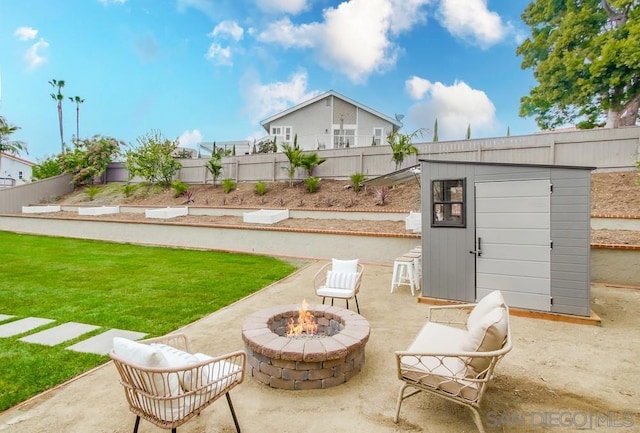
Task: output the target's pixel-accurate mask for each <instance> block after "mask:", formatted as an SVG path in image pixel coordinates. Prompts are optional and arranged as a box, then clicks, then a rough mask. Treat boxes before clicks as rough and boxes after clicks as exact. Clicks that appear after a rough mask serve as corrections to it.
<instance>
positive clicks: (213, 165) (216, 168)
mask: <svg viewBox="0 0 640 433" xmlns="http://www.w3.org/2000/svg"><path fill="white" fill-rule="evenodd" d="M214 146H215V145H214ZM206 167H207V170H208V171H209V173H211V176H212V177H213V186H214V187H215V186H216V180H217V179H218V178H219V177H220V175H222V156H221V155H220V154H219V153H218V152H214V153H212V154H211V159H210V160H209V161H207V165H206Z"/></svg>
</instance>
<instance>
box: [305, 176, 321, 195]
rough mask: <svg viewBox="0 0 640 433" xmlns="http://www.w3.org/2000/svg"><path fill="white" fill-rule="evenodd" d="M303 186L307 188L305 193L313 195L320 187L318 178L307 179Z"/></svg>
mask: <svg viewBox="0 0 640 433" xmlns="http://www.w3.org/2000/svg"><path fill="white" fill-rule="evenodd" d="M304 184H305V185H306V186H307V191H309V192H310V193H314V192H316V191H317V190H318V188H319V187H320V178H319V177H313V176H312V177H308V178H306V179H305V180H304Z"/></svg>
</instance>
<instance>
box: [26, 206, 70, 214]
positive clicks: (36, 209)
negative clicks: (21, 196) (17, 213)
mask: <svg viewBox="0 0 640 433" xmlns="http://www.w3.org/2000/svg"><path fill="white" fill-rule="evenodd" d="M60 210H61V208H60V205H47V206H22V213H47V212H60Z"/></svg>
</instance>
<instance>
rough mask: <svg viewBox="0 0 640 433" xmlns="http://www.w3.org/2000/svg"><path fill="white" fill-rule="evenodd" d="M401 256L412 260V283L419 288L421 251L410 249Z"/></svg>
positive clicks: (420, 285) (420, 283) (420, 284)
mask: <svg viewBox="0 0 640 433" xmlns="http://www.w3.org/2000/svg"><path fill="white" fill-rule="evenodd" d="M402 257H409V258H411V259H412V260H413V278H414V285H415V286H416V288H418V289H420V288H421V287H422V253H419V252H414V251H411V252H409V253H405V254H403V255H402Z"/></svg>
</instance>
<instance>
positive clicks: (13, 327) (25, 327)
mask: <svg viewBox="0 0 640 433" xmlns="http://www.w3.org/2000/svg"><path fill="white" fill-rule="evenodd" d="M51 322H55V320H52V319H42V318H39V317H27V318H26V319H20V320H16V321H13V322H9V323H5V324H4V325H0V337H2V338H6V337H13V336H14V335H18V334H23V333H25V332H28V331H31V330H32V329H35V328H39V327H40V326H43V325H46V324H49V323H51Z"/></svg>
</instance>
